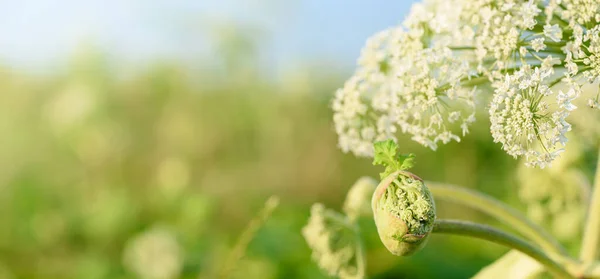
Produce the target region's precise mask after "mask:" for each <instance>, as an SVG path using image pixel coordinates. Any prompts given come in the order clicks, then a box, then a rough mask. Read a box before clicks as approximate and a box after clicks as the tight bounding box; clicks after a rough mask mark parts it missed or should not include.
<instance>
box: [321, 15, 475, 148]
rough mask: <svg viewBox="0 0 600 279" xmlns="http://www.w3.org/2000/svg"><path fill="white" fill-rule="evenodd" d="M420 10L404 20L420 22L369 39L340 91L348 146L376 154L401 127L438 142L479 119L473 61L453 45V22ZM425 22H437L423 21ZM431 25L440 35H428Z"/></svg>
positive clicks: (343, 140)
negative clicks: (377, 144) (376, 147)
mask: <svg viewBox="0 0 600 279" xmlns="http://www.w3.org/2000/svg"><path fill="white" fill-rule="evenodd" d="M417 7H421V6H417ZM414 10H417V11H421V12H423V13H414V14H413V15H412V17H411V18H409V20H407V22H405V24H406V25H408V26H419V28H412V29H406V28H405V27H402V26H399V27H395V28H391V29H387V30H384V31H382V32H380V33H377V34H375V35H374V36H373V37H371V38H370V39H369V40H367V44H366V46H365V48H364V49H363V50H362V52H361V57H360V58H359V60H358V69H357V70H356V72H355V74H354V76H352V77H351V78H350V79H349V80H348V81H347V82H346V84H345V85H344V87H343V88H341V89H339V90H338V91H337V92H336V94H335V98H334V101H333V106H332V107H333V110H334V123H335V127H336V131H337V133H338V134H339V137H340V140H339V145H340V147H341V148H342V150H343V151H345V152H347V151H352V152H353V153H354V154H355V155H357V156H372V155H373V148H372V144H373V142H374V141H380V140H385V139H390V138H395V134H396V132H397V131H401V132H403V133H408V134H410V135H412V139H413V140H415V141H417V142H419V143H420V144H422V145H424V146H427V147H429V148H431V149H434V150H435V149H436V148H437V144H438V142H442V143H448V142H450V141H452V140H455V141H460V137H459V134H460V135H464V134H466V133H467V132H468V127H469V124H471V123H473V122H474V121H475V115H474V108H475V93H476V90H475V88H474V87H473V86H466V85H468V84H469V83H470V82H471V81H472V79H473V77H472V76H473V74H474V68H473V67H472V63H470V62H469V59H467V58H465V57H463V56H462V54H461V53H460V52H453V51H452V50H451V49H450V48H448V47H447V45H448V44H449V43H450V42H451V41H453V40H451V39H448V38H451V36H448V34H449V33H447V28H448V27H449V26H452V25H449V24H446V22H445V21H444V20H443V18H440V17H435V18H432V17H433V15H432V14H428V13H425V12H424V11H425V10H424V8H418V9H414ZM425 23H429V24H431V25H432V26H428V27H427V28H423V27H422V26H423V24H425ZM434 30H437V31H434ZM431 32H438V33H437V34H439V36H437V37H436V36H427V35H425V34H428V33H431ZM452 34H453V35H456V36H460V37H464V35H461V34H462V33H461V32H457V33H452ZM456 36H455V37H456ZM453 125H454V126H457V127H458V126H460V130H461V132H456V131H454V130H453V129H452V128H453V127H452V126H453Z"/></svg>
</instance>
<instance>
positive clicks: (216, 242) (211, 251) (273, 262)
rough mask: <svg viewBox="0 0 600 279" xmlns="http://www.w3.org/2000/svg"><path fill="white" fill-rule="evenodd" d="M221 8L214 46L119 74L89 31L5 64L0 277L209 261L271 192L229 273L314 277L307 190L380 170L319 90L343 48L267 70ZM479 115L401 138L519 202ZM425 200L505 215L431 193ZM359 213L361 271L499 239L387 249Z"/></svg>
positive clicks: (179, 269)
mask: <svg viewBox="0 0 600 279" xmlns="http://www.w3.org/2000/svg"><path fill="white" fill-rule="evenodd" d="M395 16H397V21H400V20H401V18H402V14H401V13H400V14H398V15H395ZM355 24H360V23H355ZM232 26H233V27H228V28H231V29H228V30H233V31H235V32H228V33H226V34H227V36H220V37H218V38H216V39H214V44H213V46H214V49H216V50H217V51H215V52H213V53H212V55H211V56H210V57H209V56H200V57H197V58H196V59H195V60H193V61H192V62H190V61H187V62H185V63H183V62H181V61H180V60H177V59H168V58H165V57H158V56H157V57H155V58H154V59H150V62H148V63H146V64H144V66H143V67H137V68H135V70H131V71H129V72H128V73H127V74H122V72H121V71H118V70H115V68H119V67H122V64H119V63H116V62H115V59H114V57H112V56H111V55H110V54H111V52H110V50H105V49H103V48H101V47H95V46H94V44H93V43H91V44H81V45H79V47H78V48H77V49H76V51H74V52H72V53H69V54H68V58H65V59H64V61H63V62H61V64H60V65H61V66H60V67H55V68H53V70H52V71H46V72H43V73H41V74H40V73H39V72H36V71H29V70H25V69H21V68H20V67H16V66H14V64H11V63H4V66H1V67H0V92H1V94H0V115H1V116H0V133H1V134H2V136H1V137H0V165H1V167H0V278H82V279H83V278H85V279H88V278H90V279H92V278H143V279H171V278H217V275H218V274H219V272H220V270H221V269H222V268H223V266H224V263H225V261H226V259H227V257H228V255H229V253H230V252H231V250H232V248H233V246H234V245H235V243H236V241H237V239H238V237H239V236H240V235H241V234H242V232H243V231H244V230H245V228H246V226H247V225H248V223H249V222H250V220H252V219H253V218H254V217H255V216H256V214H257V213H258V212H259V211H260V209H261V208H262V207H263V205H264V202H265V201H266V200H267V199H268V197H270V196H272V195H276V196H278V197H279V198H280V205H279V207H278V208H276V209H275V211H274V212H273V214H272V216H271V217H270V218H269V219H268V220H267V221H266V223H265V224H264V226H262V227H261V228H260V229H259V230H258V231H257V232H256V234H255V235H254V237H253V238H252V241H251V242H250V244H249V245H248V247H247V249H246V250H245V253H244V255H243V257H242V259H241V260H239V261H238V262H236V263H235V265H234V269H233V271H232V272H231V274H230V275H231V277H232V278H327V277H326V276H325V275H323V274H322V273H321V272H320V271H319V269H318V268H317V266H316V264H315V263H313V262H312V261H311V258H310V257H311V255H310V254H311V252H310V250H309V249H308V247H307V245H306V243H305V242H304V239H303V238H302V236H301V234H300V230H301V227H302V226H303V225H304V224H305V223H306V221H307V218H308V214H309V208H310V206H311V205H312V204H313V203H315V202H321V203H323V204H325V205H326V206H327V207H330V208H334V209H337V210H339V209H340V208H341V204H342V202H343V200H344V197H345V194H346V191H347V190H348V188H349V187H350V186H351V185H352V184H353V182H354V181H355V180H356V179H358V178H360V177H361V176H365V175H368V176H373V177H377V175H378V172H379V169H378V168H376V167H373V166H372V165H371V162H370V161H369V160H366V159H358V158H355V157H353V156H351V155H347V154H343V153H342V152H341V151H340V150H338V149H337V147H336V144H337V143H336V141H337V138H336V135H335V132H334V131H333V127H332V121H331V118H332V117H331V111H330V109H329V102H330V98H331V96H332V94H333V92H334V91H335V89H336V88H338V87H340V86H341V85H342V84H343V82H344V80H345V78H347V77H348V76H349V74H350V73H351V71H352V67H351V66H348V65H351V64H352V63H353V62H352V61H353V60H352V61H351V62H350V63H348V61H345V62H340V63H338V62H335V61H333V60H332V61H329V60H326V59H325V60H323V59H317V58H314V57H313V58H307V61H308V62H306V63H304V64H303V65H302V66H297V67H295V66H290V67H289V68H287V69H284V70H278V72H277V74H276V75H274V74H272V73H265V72H264V71H263V70H264V65H263V64H262V63H266V62H264V61H262V60H261V57H260V55H261V52H260V51H259V49H260V48H261V46H262V45H263V44H262V43H261V40H263V37H261V36H260V34H259V33H260V32H258V33H256V34H255V33H252V32H246V29H244V28H242V27H243V26H241V27H240V26H237V25H235V24H233V25H232ZM238 27H240V28H238ZM222 32H223V30H221V31H219V32H218V33H219V34H223V33H222ZM8 39H9V40H10V38H8ZM334 39H335V38H332V40H334ZM364 39H366V37H364V38H363V39H362V40H364ZM322 40H327V39H326V38H323V39H322ZM353 51H354V52H355V53H358V51H359V49H354V50H353ZM9 60H10V59H9ZM117 61H118V60H117ZM205 62H206V63H205ZM190 65H191V66H192V67H190ZM480 119H481V120H480V121H479V122H478V124H477V125H476V126H475V127H474V129H473V132H472V133H471V134H470V135H469V136H467V137H466V138H465V139H464V140H463V142H461V143H460V144H458V143H451V144H448V145H445V146H441V147H440V148H439V150H438V151H437V152H433V151H431V150H428V149H425V148H423V147H420V146H418V145H416V144H414V143H413V142H412V141H409V140H408V139H407V138H401V139H400V143H401V146H402V148H403V149H404V150H403V152H414V153H416V155H417V166H416V168H415V170H414V172H415V173H416V174H418V175H419V176H421V177H423V178H425V179H427V180H437V181H443V182H448V183H456V184H458V185H461V186H465V187H471V188H478V189H480V190H481V191H483V192H486V193H489V194H491V195H493V196H495V197H498V198H501V199H503V200H505V201H507V202H508V203H511V204H512V205H515V206H516V207H517V208H520V209H525V206H524V204H522V203H521V202H520V201H519V197H518V195H517V192H518V187H517V178H516V176H515V173H516V169H517V167H518V162H517V161H515V160H513V159H512V158H510V157H508V156H507V155H505V154H504V153H503V152H501V150H500V147H499V146H498V145H495V144H493V143H492V139H491V136H490V135H489V132H488V123H487V122H486V120H485V114H482V115H481V116H480ZM582 160H583V161H585V158H583V159H582ZM438 214H439V215H440V216H441V217H452V218H465V219H470V220H475V221H479V222H483V223H490V224H493V225H499V226H501V224H497V223H494V222H493V221H490V220H489V219H488V218H486V216H483V215H480V214H479V213H477V212H473V211H472V210H469V209H466V208H463V207H460V206H456V205H453V204H447V203H444V202H442V201H440V202H438ZM364 225H365V228H364V230H365V231H366V232H367V248H368V273H369V276H371V277H372V278H466V277H469V276H471V275H473V274H475V273H476V272H477V271H478V270H479V269H480V268H481V267H483V266H485V265H487V264H489V263H491V262H492V261H493V260H494V259H495V258H497V257H499V256H500V255H502V254H503V253H504V252H506V249H504V248H502V247H499V246H496V245H493V244H488V243H484V242H480V241H477V240H470V239H464V238H460V237H451V236H434V237H433V238H432V239H431V241H430V243H429V245H428V246H427V247H426V248H425V249H424V250H423V251H422V252H420V253H418V254H417V255H415V256H413V257H409V258H398V257H394V256H392V255H391V254H389V253H388V252H387V251H386V250H385V248H384V247H383V246H382V245H381V244H380V243H379V241H378V238H377V235H376V233H375V230H374V225H373V224H372V223H370V222H368V221H366V222H364ZM576 233H577V232H576Z"/></svg>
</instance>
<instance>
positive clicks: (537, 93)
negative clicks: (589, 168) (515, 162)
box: [489, 57, 579, 168]
mask: <svg viewBox="0 0 600 279" xmlns="http://www.w3.org/2000/svg"><path fill="white" fill-rule="evenodd" d="M549 58H550V59H551V57H549ZM551 74H552V68H551V67H550V68H549V67H543V66H542V67H540V68H531V67H529V66H523V67H522V68H521V69H519V70H518V71H517V72H515V73H514V74H512V75H506V76H505V77H504V79H501V80H499V81H498V82H495V83H494V87H495V89H496V90H495V91H496V93H495V94H494V99H493V100H492V102H491V105H490V109H489V113H490V121H491V124H492V126H491V132H492V136H493V138H494V142H500V143H502V149H504V150H505V151H506V152H507V153H508V154H509V155H511V156H513V157H515V158H517V157H518V156H525V158H526V164H527V165H528V166H539V167H541V168H544V167H545V166H547V165H548V164H550V162H552V160H554V159H555V158H556V157H557V156H558V154H559V153H561V152H562V151H564V149H563V148H562V147H563V146H564V145H565V144H566V142H567V138H566V136H565V134H566V133H567V132H568V131H570V130H571V125H570V124H569V123H567V122H566V121H565V118H566V117H567V116H568V115H569V111H571V110H573V109H575V108H576V107H575V106H574V105H573V104H571V101H572V100H573V99H574V98H576V97H577V96H578V95H579V93H578V92H577V91H575V89H573V88H571V89H570V90H569V91H567V92H566V93H565V92H562V91H559V92H558V93H556V92H554V91H553V90H552V89H550V87H549V86H548V85H547V83H546V80H547V78H548V77H550V76H551Z"/></svg>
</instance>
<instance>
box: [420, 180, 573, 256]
mask: <svg viewBox="0 0 600 279" xmlns="http://www.w3.org/2000/svg"><path fill="white" fill-rule="evenodd" d="M426 185H427V187H429V190H430V191H431V193H432V194H433V196H434V198H439V199H443V200H447V201H452V202H455V203H458V204H462V205H465V206H468V207H470V208H473V209H476V210H479V211H481V212H483V213H486V214H488V215H490V216H492V217H494V218H496V219H498V220H499V221H500V222H501V223H503V224H505V225H507V226H509V227H511V228H513V229H514V230H515V231H517V232H518V233H520V234H522V235H523V236H524V237H525V238H528V239H530V240H531V241H533V242H534V243H536V244H537V245H539V246H540V247H541V248H542V249H543V250H544V251H547V252H550V253H555V254H559V255H564V256H568V253H567V252H566V250H565V248H563V247H562V246H561V245H560V243H558V241H556V239H554V238H553V237H552V236H551V235H550V234H549V233H547V232H546V231H545V230H544V229H542V228H541V227H540V226H538V225H536V224H535V223H533V222H531V221H530V220H529V219H528V218H527V217H525V216H523V214H521V213H520V212H519V211H517V210H515V209H513V208H512V207H510V206H508V205H506V204H504V203H503V202H501V201H499V200H497V199H494V198H493V197H490V196H488V195H485V194H483V193H480V192H477V191H473V190H469V189H466V188H463V187H458V186H452V185H448V184H442V183H438V182H430V181H428V182H426Z"/></svg>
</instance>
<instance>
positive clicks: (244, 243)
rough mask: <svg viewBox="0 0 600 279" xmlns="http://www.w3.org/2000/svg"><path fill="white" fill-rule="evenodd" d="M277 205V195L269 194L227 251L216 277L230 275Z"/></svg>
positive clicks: (225, 278)
mask: <svg viewBox="0 0 600 279" xmlns="http://www.w3.org/2000/svg"><path fill="white" fill-rule="evenodd" d="M278 205H279V198H278V197H277V196H271V197H270V198H269V199H268V200H267V201H266V202H265V205H264V207H263V208H262V209H261V211H260V212H259V213H258V215H257V216H256V217H255V218H254V219H252V221H250V223H248V226H246V228H245V229H244V231H243V232H242V234H241V235H240V237H239V239H238V241H237V243H236V244H235V246H234V247H233V249H232V250H231V252H230V253H229V256H228V257H227V259H226V260H225V263H224V264H223V268H222V269H221V271H220V273H219V276H218V278H222V279H227V278H229V277H230V274H231V272H232V271H233V269H234V267H235V265H236V264H237V263H238V262H239V261H240V259H241V258H242V257H243V256H244V253H245V252H246V249H247V248H248V244H250V241H252V239H253V238H254V236H255V235H256V232H257V231H258V229H260V228H261V227H262V226H263V225H264V224H265V222H267V219H269V217H270V216H271V214H272V213H273V211H274V210H275V208H277V206H278Z"/></svg>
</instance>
